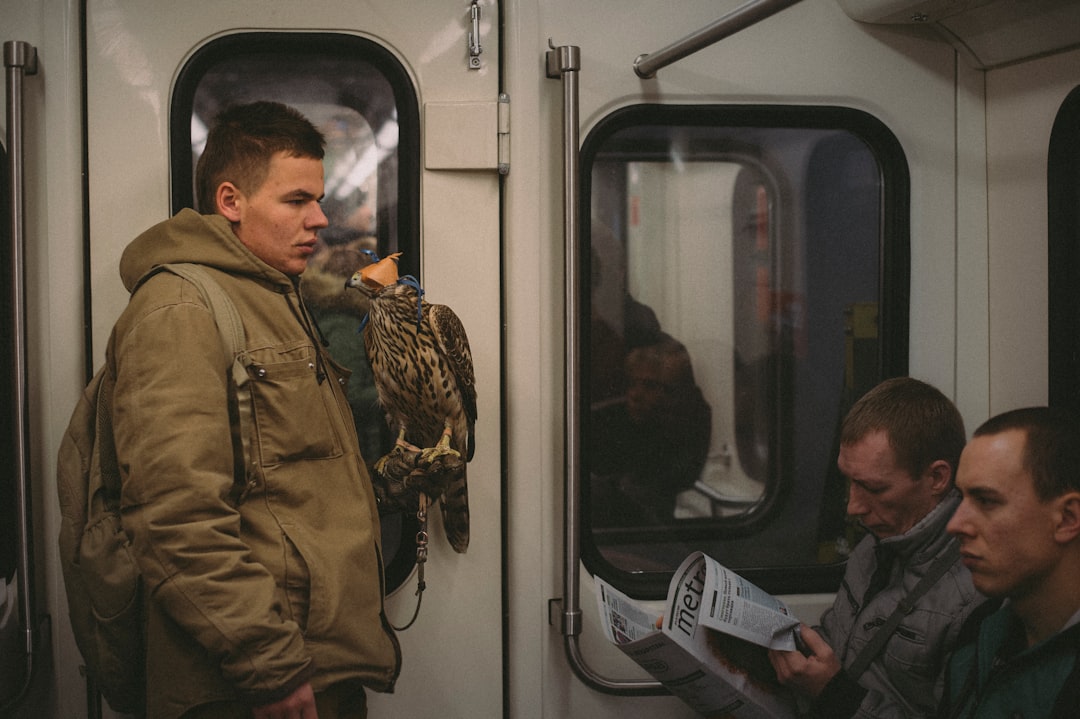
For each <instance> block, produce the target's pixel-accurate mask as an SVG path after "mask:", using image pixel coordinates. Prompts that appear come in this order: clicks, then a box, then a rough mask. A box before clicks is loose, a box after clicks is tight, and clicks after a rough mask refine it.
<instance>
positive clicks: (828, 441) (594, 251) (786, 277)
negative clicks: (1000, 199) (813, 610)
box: [581, 106, 909, 596]
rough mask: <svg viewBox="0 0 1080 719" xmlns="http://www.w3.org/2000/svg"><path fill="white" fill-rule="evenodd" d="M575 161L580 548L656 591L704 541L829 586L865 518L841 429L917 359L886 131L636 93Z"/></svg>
mask: <svg viewBox="0 0 1080 719" xmlns="http://www.w3.org/2000/svg"><path fill="white" fill-rule="evenodd" d="M582 173H583V183H582V184H583V188H584V192H583V196H584V197H583V202H584V207H583V210H584V209H587V210H588V216H589V217H590V218H591V219H590V222H589V227H588V229H587V231H586V232H585V233H584V234H585V239H586V242H585V243H584V244H585V247H586V248H587V256H585V257H583V258H582V264H583V266H584V267H587V268H588V271H589V273H588V279H587V287H588V288H589V291H588V292H587V293H586V295H587V297H588V301H587V305H588V309H589V313H588V318H587V321H583V322H582V323H581V324H582V327H583V328H584V329H583V333H584V335H585V336H584V337H583V338H582V342H583V348H584V350H585V351H583V352H582V353H581V354H582V357H583V358H584V360H583V364H584V365H585V366H583V367H582V368H581V371H582V372H583V373H584V378H585V381H584V382H583V386H584V387H585V388H586V392H585V393H584V394H585V396H584V397H583V400H582V401H583V406H582V417H583V418H584V421H583V425H584V433H585V436H584V437H583V438H582V442H583V444H582V446H583V447H584V448H585V449H584V451H583V455H584V457H583V461H584V463H585V467H586V468H585V471H584V475H585V486H586V491H585V495H586V496H585V501H584V507H585V510H584V514H585V517H584V520H585V526H586V531H585V538H584V542H583V553H584V556H585V561H586V565H587V566H588V567H589V568H590V570H592V571H594V572H599V573H601V574H602V575H603V576H604V577H605V579H609V580H610V581H612V583H614V584H616V585H617V586H621V588H623V589H625V590H629V591H632V592H635V593H637V594H639V595H643V596H648V595H652V596H663V595H664V593H665V592H666V587H667V581H668V577H669V576H670V572H671V571H673V570H674V569H675V568H676V567H677V566H678V565H679V563H680V562H681V561H682V560H683V559H684V558H685V556H686V555H687V554H688V553H689V552H690V551H693V550H702V551H705V552H706V553H708V554H710V555H711V556H713V557H715V558H716V559H717V560H718V561H720V562H721V563H722V564H725V565H727V566H729V567H731V568H733V569H736V570H738V571H740V572H741V573H743V574H745V575H746V576H748V577H749V578H751V579H752V581H755V582H756V583H758V584H759V585H760V586H762V587H764V588H766V589H768V590H770V591H780V592H786V591H834V590H835V589H836V585H837V583H838V581H839V573H840V571H842V562H843V560H844V558H845V557H846V555H847V552H848V549H849V548H850V547H851V546H852V543H853V541H854V539H855V538H856V537H855V534H854V530H853V528H852V527H850V526H849V525H848V524H847V522H846V520H845V488H844V484H843V481H842V479H841V478H840V476H839V473H838V472H837V471H836V469H835V459H836V452H837V436H836V435H837V429H838V426H839V423H840V420H841V418H842V417H843V415H844V413H845V412H846V411H847V408H848V407H849V406H850V404H851V402H853V401H854V399H856V398H857V397H858V396H859V395H861V394H862V393H863V392H864V391H866V390H867V389H869V388H870V387H872V386H873V385H874V384H876V383H877V382H879V381H880V380H882V379H884V378H885V377H888V376H893V375H897V374H904V373H905V372H906V367H907V332H908V327H907V306H908V303H907V292H908V272H909V269H908V235H907V192H908V177H907V168H906V164H905V163H904V160H903V156H902V153H901V152H900V149H899V145H898V143H897V142H896V140H895V138H894V137H893V136H892V135H891V133H889V132H888V131H887V130H886V129H885V128H884V127H883V126H881V124H880V123H878V122H877V121H875V120H874V119H873V118H871V117H869V116H867V115H865V114H864V113H860V112H856V111H852V110H842V109H835V108H781V107H746V106H743V107H738V108H734V107H731V108H725V107H715V106H713V107H700V106H693V107H691V106H682V107H676V106H635V107H630V108H625V109H623V110H620V111H618V112H616V113H614V114H613V115H611V116H609V117H608V118H607V119H606V120H605V121H603V122H602V123H601V124H600V125H599V126H598V127H597V128H596V129H595V130H594V131H593V132H592V133H590V135H589V137H588V138H587V140H586V142H585V144H584V147H583V151H582ZM583 214H584V213H583Z"/></svg>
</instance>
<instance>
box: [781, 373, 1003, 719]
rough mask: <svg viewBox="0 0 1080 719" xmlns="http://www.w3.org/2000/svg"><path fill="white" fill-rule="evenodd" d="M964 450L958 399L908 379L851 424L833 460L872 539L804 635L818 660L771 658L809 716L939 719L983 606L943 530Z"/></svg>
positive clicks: (859, 408)
mask: <svg viewBox="0 0 1080 719" xmlns="http://www.w3.org/2000/svg"><path fill="white" fill-rule="evenodd" d="M964 442H965V434H964V423H963V420H962V419H961V418H960V413H959V412H957V410H956V407H954V406H953V403H952V402H950V401H949V400H948V399H947V398H946V397H945V396H944V395H943V394H941V392H939V391H938V390H936V389H935V388H933V387H931V386H930V385H927V384H925V383H923V382H920V381H918V380H915V379H911V378H910V377H899V378H895V379H891V380H886V381H885V382H883V383H882V384H880V385H878V386H877V387H875V388H874V389H872V390H870V391H869V392H867V393H866V394H865V395H864V396H863V397H862V398H861V399H859V401H858V402H856V403H855V405H854V406H853V407H852V408H851V411H850V412H848V415H847V417H846V418H845V419H844V423H843V425H842V427H841V429H840V456H839V459H838V461H837V464H838V465H839V467H840V471H841V472H842V473H843V474H844V476H845V477H846V478H847V479H848V507H847V509H848V514H850V515H851V516H852V517H854V518H856V519H858V520H859V522H860V523H861V524H862V525H863V526H864V527H865V528H866V529H867V530H868V532H869V533H868V535H867V536H866V537H865V538H863V540H862V541H861V542H860V543H859V544H858V545H857V546H856V547H855V550H854V551H853V552H852V554H851V556H850V557H849V558H848V562H847V569H846V571H845V573H844V580H843V584H842V585H841V586H840V590H839V591H838V592H837V593H836V601H835V602H834V603H833V606H832V608H831V609H829V610H827V611H826V612H825V614H824V615H822V618H821V626H820V627H818V628H817V631H815V630H814V629H810V628H808V627H803V628H802V636H803V639H804V640H805V642H806V644H807V646H808V648H809V650H810V652H811V653H810V655H809V656H804V654H803V653H801V652H795V651H788V650H774V651H772V652H770V655H769V656H770V659H771V660H772V663H773V665H774V667H775V669H776V675H777V677H778V678H779V680H780V682H781V683H783V684H785V685H786V686H790V687H792V688H794V689H797V690H798V691H799V692H800V694H802V695H803V696H805V697H809V698H811V699H812V705H811V716H814V717H821V718H827V719H844V718H845V717H859V719H864V718H866V719H871V718H873V719H920V718H921V717H932V716H934V715H935V713H936V707H937V704H938V700H939V699H940V698H941V695H942V691H943V688H944V668H945V664H946V661H947V659H948V656H949V652H950V651H951V649H952V647H953V645H954V644H955V642H956V639H957V636H958V634H959V631H960V625H961V624H962V623H963V621H964V619H966V618H967V616H968V615H969V614H970V613H971V612H972V610H973V609H974V608H975V606H977V605H978V604H979V603H980V602H981V601H982V598H981V597H980V595H979V594H978V593H977V592H976V591H975V588H974V586H973V585H972V582H971V574H970V573H969V572H968V570H967V569H966V568H965V567H964V565H963V564H962V563H961V562H960V553H959V549H958V547H957V543H956V540H955V539H953V538H951V537H950V536H949V535H948V534H947V533H946V531H945V527H946V525H947V524H948V522H949V518H950V517H951V516H952V513H953V511H954V510H955V509H956V507H957V505H958V504H959V502H960V496H959V493H958V492H957V490H956V489H955V487H954V486H953V478H954V477H955V475H956V466H957V464H958V462H959V459H960V452H961V450H963V448H964ZM902 603H903V605H904V608H905V609H907V611H904V609H900V610H899V611H898V608H899V607H900V606H901V604H902ZM909 605H910V606H909ZM868 647H869V648H868Z"/></svg>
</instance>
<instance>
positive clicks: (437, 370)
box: [345, 252, 476, 553]
mask: <svg viewBox="0 0 1080 719" xmlns="http://www.w3.org/2000/svg"><path fill="white" fill-rule="evenodd" d="M400 256H401V253H400V252H396V253H394V254H392V255H390V256H389V257H386V258H384V259H382V260H379V261H377V262H375V263H373V264H369V265H367V266H365V267H363V268H361V269H360V270H358V271H357V272H356V273H354V274H353V276H352V277H350V278H349V279H348V281H346V283H345V287H346V288H350V287H352V288H355V289H357V290H359V291H360V292H362V293H363V294H364V295H366V296H367V297H368V299H369V301H370V308H369V310H368V316H367V319H366V321H365V324H364V325H362V327H363V333H364V346H365V348H366V350H367V356H368V361H369V362H370V363H371V370H372V373H373V374H374V376H375V388H376V391H377V392H378V395H379V404H380V405H381V406H382V408H383V411H384V412H385V413H386V421H387V423H388V424H389V425H390V427H391V429H395V430H397V432H398V437H397V442H396V443H395V446H394V449H393V450H391V452H390V453H389V454H387V455H386V456H385V457H383V458H382V459H380V460H379V461H378V462H376V464H375V469H376V471H378V472H379V473H380V474H384V476H386V474H387V471H388V468H389V467H394V466H401V465H402V464H408V463H409V462H408V461H406V460H405V458H406V457H412V458H413V462H414V463H415V462H416V457H417V455H416V453H417V452H419V464H421V465H426V466H435V465H438V466H454V465H455V462H454V460H458V462H457V463H458V464H459V465H460V471H455V472H452V473H450V480H449V482H448V483H447V485H446V490H445V492H444V493H443V495H442V501H441V508H442V517H443V527H444V529H445V530H446V538H447V540H448V541H449V542H450V546H451V547H453V548H454V551H456V552H459V553H464V552H465V550H466V549H468V546H469V494H468V487H467V484H466V472H465V462H468V461H469V460H471V459H472V457H473V452H474V450H475V438H474V436H473V426H474V424H475V423H476V386H475V377H474V374H473V363H472V352H471V350H470V349H469V339H468V337H466V335H465V328H464V327H463V326H462V324H461V320H460V319H458V316H457V315H456V314H454V311H453V310H451V309H450V308H449V307H447V306H446V305H438V304H431V303H429V302H428V301H427V300H425V299H424V298H423V290H422V289H421V288H420V286H419V284H418V283H417V282H416V280H415V279H413V278H412V277H409V276H406V277H401V278H399V277H398V270H397V261H398V258H399V257H400ZM461 459H463V460H464V461H463V462H462V461H460V460H461ZM389 473H390V474H391V475H393V474H394V473H393V472H392V471H391V472H389ZM431 499H432V500H435V499H438V498H437V497H432V498H431Z"/></svg>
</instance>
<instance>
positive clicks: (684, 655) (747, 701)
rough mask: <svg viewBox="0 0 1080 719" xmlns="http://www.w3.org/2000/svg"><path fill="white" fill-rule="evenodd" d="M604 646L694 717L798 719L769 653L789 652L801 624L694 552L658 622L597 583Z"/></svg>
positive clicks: (670, 591)
mask: <svg viewBox="0 0 1080 719" xmlns="http://www.w3.org/2000/svg"><path fill="white" fill-rule="evenodd" d="M596 584H597V589H598V591H597V593H596V594H597V601H598V604H599V609H600V618H601V620H602V621H601V623H602V624H603V628H604V634H605V635H606V636H607V638H608V640H609V641H611V642H612V643H614V644H616V645H617V646H618V647H619V648H620V649H621V650H622V651H623V652H624V653H626V654H627V656H629V657H630V658H631V659H633V660H634V661H635V662H637V663H638V664H639V665H640V666H641V667H642V668H643V669H645V671H647V672H649V674H651V675H652V676H653V677H655V678H656V679H658V680H659V681H660V682H661V683H663V684H664V686H665V687H667V688H668V690H670V691H671V693H672V694H674V695H675V696H678V697H679V698H681V699H682V700H683V701H685V702H686V703H687V704H689V705H690V706H691V707H693V708H694V709H695V710H697V711H698V712H699V713H700V714H702V715H704V716H707V717H715V718H717V719H719V718H720V717H735V718H736V719H759V718H760V719H773V718H775V717H781V718H787V717H792V718H794V717H796V716H798V712H797V709H796V706H795V701H794V699H793V698H792V695H791V694H790V692H789V691H788V690H787V689H785V688H784V687H782V686H780V685H779V684H778V683H777V682H776V676H775V673H774V672H773V668H772V665H771V664H770V663H769V657H768V650H769V649H785V650H789V651H790V650H793V649H795V648H796V645H795V631H794V630H795V629H796V628H797V627H798V626H799V620H798V619H796V618H795V617H794V616H792V614H791V611H790V610H789V609H788V607H787V605H785V604H784V603H783V602H782V601H780V600H779V599H777V598H776V597H774V596H772V595H771V594H769V593H768V592H765V591H763V590H762V589H760V588H758V587H756V586H755V585H753V584H751V583H750V582H748V581H746V580H745V579H743V578H742V577H741V576H739V575H738V574H736V573H735V572H732V571H731V570H729V569H726V568H725V567H723V566H722V565H720V564H719V563H718V562H717V561H716V560H714V559H712V558H711V557H709V556H707V555H705V554H703V553H701V552H694V553H693V554H691V555H690V556H689V557H687V558H686V559H685V560H684V561H683V563H682V565H680V567H679V568H678V570H676V572H675V574H674V576H673V577H672V580H671V585H670V586H669V588H668V596H667V602H666V604H665V609H666V611H665V612H664V614H662V615H660V616H657V615H656V614H655V613H654V612H650V611H649V610H648V609H647V608H645V607H642V605H640V604H639V603H638V602H636V601H635V600H633V599H631V598H629V597H627V596H626V595H625V594H622V593H621V592H619V591H618V590H617V589H615V588H614V587H612V586H611V585H609V584H608V583H607V582H605V581H603V580H602V579H599V578H597V579H596Z"/></svg>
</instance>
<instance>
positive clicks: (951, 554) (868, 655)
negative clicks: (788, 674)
mask: <svg viewBox="0 0 1080 719" xmlns="http://www.w3.org/2000/svg"><path fill="white" fill-rule="evenodd" d="M959 558H960V542H958V541H956V540H955V539H953V540H951V541H950V542H949V546H948V547H946V549H945V553H944V554H942V555H941V556H940V557H938V558H937V559H936V560H935V561H934V563H933V564H931V565H930V568H929V569H927V570H926V574H924V575H923V577H922V579H920V580H919V583H918V584H916V585H915V586H914V587H912V589H911V591H910V592H908V593H907V595H906V596H904V597H903V598H901V599H900V603H899V604H897V605H896V609H894V610H893V612H892V614H890V615H889V618H888V619H886V620H885V623H884V624H882V625H881V627H880V628H879V629H878V630H877V631H876V632H875V633H874V636H872V637H871V638H870V641H869V642H867V643H866V646H864V647H863V650H862V651H861V652H859V655H858V656H856V657H855V661H853V662H852V663H851V666H850V667H848V669H847V672H846V673H847V675H848V676H849V677H851V678H852V679H856V680H857V679H858V678H859V677H861V676H862V674H863V672H865V671H866V669H867V668H868V667H869V666H870V663H871V662H873V661H874V657H876V656H877V655H878V653H879V652H880V651H881V650H882V649H883V648H884V647H885V643H886V642H888V641H889V637H891V636H892V633H893V632H894V631H896V628H897V627H898V626H900V621H901V620H902V619H903V618H904V617H906V616H907V615H908V614H910V613H911V612H912V610H913V609H915V604H916V603H917V602H918V601H919V599H921V598H922V595H924V594H926V592H927V590H928V589H930V587H932V586H933V585H934V584H935V583H936V582H937V580H939V579H941V578H942V577H943V576H945V573H946V572H948V571H949V568H950V567H951V566H952V565H953V564H954V563H955V562H956V560H957V559H959Z"/></svg>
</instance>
